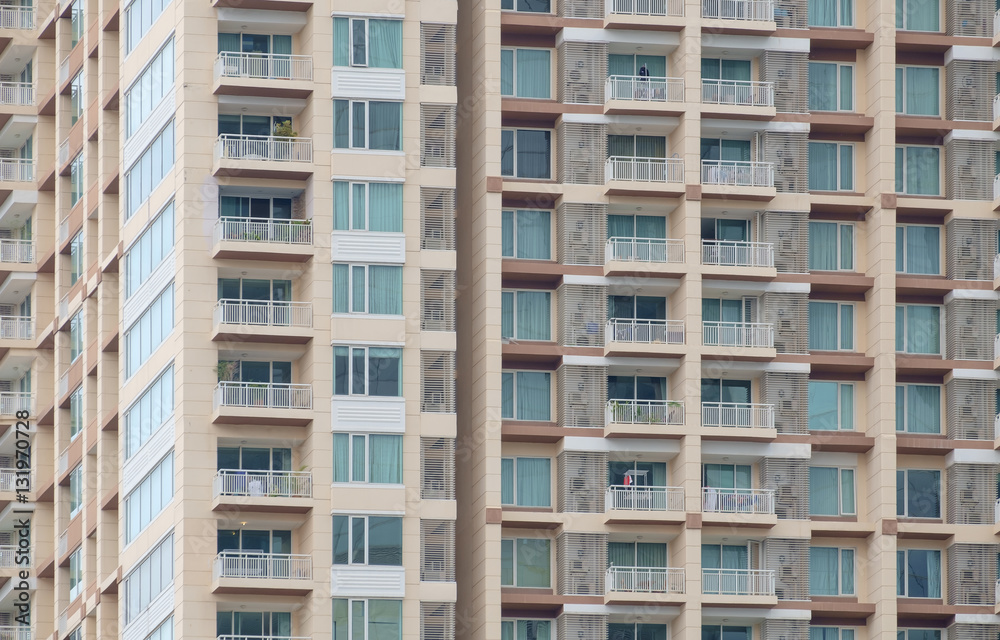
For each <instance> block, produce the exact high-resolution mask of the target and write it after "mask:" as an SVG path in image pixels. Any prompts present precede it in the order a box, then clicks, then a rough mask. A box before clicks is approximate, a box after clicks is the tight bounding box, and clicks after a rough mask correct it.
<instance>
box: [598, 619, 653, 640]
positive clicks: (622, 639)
mask: <svg viewBox="0 0 1000 640" xmlns="http://www.w3.org/2000/svg"><path fill="white" fill-rule="evenodd" d="M608 640H667V625H665V624H648V623H641V622H634V623H633V622H609V623H608Z"/></svg>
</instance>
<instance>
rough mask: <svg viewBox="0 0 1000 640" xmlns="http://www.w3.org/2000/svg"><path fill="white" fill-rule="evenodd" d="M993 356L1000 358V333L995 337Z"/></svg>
mask: <svg viewBox="0 0 1000 640" xmlns="http://www.w3.org/2000/svg"><path fill="white" fill-rule="evenodd" d="M993 358H994V359H996V358H1000V333H998V334H997V335H996V337H995V338H993Z"/></svg>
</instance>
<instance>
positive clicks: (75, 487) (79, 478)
mask: <svg viewBox="0 0 1000 640" xmlns="http://www.w3.org/2000/svg"><path fill="white" fill-rule="evenodd" d="M82 507H83V465H77V466H76V467H75V468H74V469H73V470H72V471H70V472H69V517H70V518H73V517H75V516H76V514H78V513H80V509H81V508H82Z"/></svg>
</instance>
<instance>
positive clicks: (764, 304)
mask: <svg viewBox="0 0 1000 640" xmlns="http://www.w3.org/2000/svg"><path fill="white" fill-rule="evenodd" d="M761 308H762V309H763V313H764V317H763V318H762V319H761V320H760V322H770V323H771V324H773V325H774V348H775V350H776V351H777V352H778V353H806V352H807V351H808V349H809V299H808V294H806V293H778V292H768V293H765V294H764V295H762V296H761Z"/></svg>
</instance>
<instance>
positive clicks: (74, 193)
mask: <svg viewBox="0 0 1000 640" xmlns="http://www.w3.org/2000/svg"><path fill="white" fill-rule="evenodd" d="M84 165H85V162H84V158H83V152H82V151H81V152H80V153H78V154H76V156H75V157H74V158H73V159H72V160H70V162H69V186H70V189H69V208H70V209H72V208H74V207H75V206H76V205H78V204H79V203H80V201H81V200H83V181H84V173H85V171H86V167H85V166H84Z"/></svg>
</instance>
